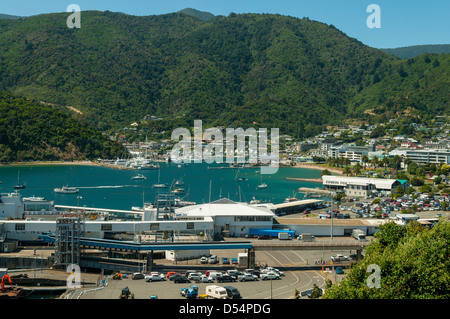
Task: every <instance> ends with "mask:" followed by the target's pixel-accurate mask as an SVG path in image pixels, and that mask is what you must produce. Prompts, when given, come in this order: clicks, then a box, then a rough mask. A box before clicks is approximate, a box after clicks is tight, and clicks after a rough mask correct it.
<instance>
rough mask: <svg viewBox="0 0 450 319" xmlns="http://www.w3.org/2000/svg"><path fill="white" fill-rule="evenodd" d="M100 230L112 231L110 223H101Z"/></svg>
mask: <svg viewBox="0 0 450 319" xmlns="http://www.w3.org/2000/svg"><path fill="white" fill-rule="evenodd" d="M102 231H112V225H111V224H102Z"/></svg>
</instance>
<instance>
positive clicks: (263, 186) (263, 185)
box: [258, 183, 267, 189]
mask: <svg viewBox="0 0 450 319" xmlns="http://www.w3.org/2000/svg"><path fill="white" fill-rule="evenodd" d="M264 188H267V184H266V183H262V184H259V185H258V189H264Z"/></svg>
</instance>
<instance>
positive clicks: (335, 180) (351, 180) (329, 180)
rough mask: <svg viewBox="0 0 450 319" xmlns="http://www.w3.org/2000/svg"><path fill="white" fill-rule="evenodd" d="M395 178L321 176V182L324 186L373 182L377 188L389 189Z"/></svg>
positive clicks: (344, 185)
mask: <svg viewBox="0 0 450 319" xmlns="http://www.w3.org/2000/svg"><path fill="white" fill-rule="evenodd" d="M395 182H397V180H396V179H384V178H364V177H344V176H332V175H324V176H322V183H323V185H324V186H340V187H346V186H347V185H348V184H373V185H375V187H376V188H377V189H388V190H391V189H392V187H393V185H394V183H395Z"/></svg>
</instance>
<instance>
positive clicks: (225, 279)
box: [216, 275, 236, 282]
mask: <svg viewBox="0 0 450 319" xmlns="http://www.w3.org/2000/svg"><path fill="white" fill-rule="evenodd" d="M216 279H217V282H234V281H236V279H235V278H234V277H231V276H229V275H222V276H217V278H216Z"/></svg>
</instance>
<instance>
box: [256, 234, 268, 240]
mask: <svg viewBox="0 0 450 319" xmlns="http://www.w3.org/2000/svg"><path fill="white" fill-rule="evenodd" d="M270 238H271V237H270V235H261V236H258V239H263V240H267V239H270Z"/></svg>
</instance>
